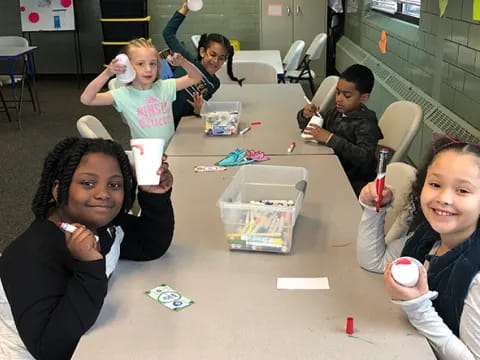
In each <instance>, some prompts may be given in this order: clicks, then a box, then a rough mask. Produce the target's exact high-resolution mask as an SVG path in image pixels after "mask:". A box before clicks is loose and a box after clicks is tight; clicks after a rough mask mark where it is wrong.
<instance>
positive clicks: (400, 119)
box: [378, 101, 423, 162]
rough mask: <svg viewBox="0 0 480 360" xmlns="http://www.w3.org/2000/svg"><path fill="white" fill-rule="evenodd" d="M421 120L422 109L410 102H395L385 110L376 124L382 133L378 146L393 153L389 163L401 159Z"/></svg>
mask: <svg viewBox="0 0 480 360" xmlns="http://www.w3.org/2000/svg"><path fill="white" fill-rule="evenodd" d="M422 119H423V111H422V108H421V107H420V106H419V105H417V104H415V103H413V102H410V101H396V102H394V103H392V104H390V105H389V106H388V107H387V108H386V109H385V112H384V113H383V115H382V117H381V118H380V120H379V122H378V125H379V127H380V129H381V130H382V133H383V139H382V140H380V141H379V142H378V144H379V145H380V146H386V147H388V148H390V149H392V150H394V151H395V153H394V154H393V156H392V158H391V159H390V162H395V161H401V160H402V159H403V157H404V156H405V154H406V152H407V151H408V148H409V146H410V144H411V143H412V141H413V138H414V136H415V133H416V132H417V129H418V127H419V126H420V122H421V121H422Z"/></svg>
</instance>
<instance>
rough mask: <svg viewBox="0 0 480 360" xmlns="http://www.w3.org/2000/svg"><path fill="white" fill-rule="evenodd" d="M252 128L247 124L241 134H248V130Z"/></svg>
mask: <svg viewBox="0 0 480 360" xmlns="http://www.w3.org/2000/svg"><path fill="white" fill-rule="evenodd" d="M250 129H251V127H250V126H247V127H246V128H245V129H243V130H241V131H240V135H244V134H246V133H247V132H249V131H250Z"/></svg>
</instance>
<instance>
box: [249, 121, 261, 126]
mask: <svg viewBox="0 0 480 360" xmlns="http://www.w3.org/2000/svg"><path fill="white" fill-rule="evenodd" d="M261 123H262V122H261V121H253V122H251V123H250V126H254V125H260V124H261Z"/></svg>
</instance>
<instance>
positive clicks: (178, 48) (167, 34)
mask: <svg viewBox="0 0 480 360" xmlns="http://www.w3.org/2000/svg"><path fill="white" fill-rule="evenodd" d="M183 20H185V15H183V14H180V13H179V12H178V11H175V14H173V16H172V17H171V18H170V20H169V21H168V23H167V25H166V26H165V29H163V39H164V40H165V42H166V43H167V45H168V47H169V48H170V50H172V51H174V52H177V53H180V54H182V56H183V57H184V58H185V59H187V60H188V61H190V62H193V61H195V57H194V56H192V54H190V52H188V51H187V49H185V48H184V47H183V45H182V44H181V43H180V41H178V39H177V31H178V28H179V27H180V25H181V24H182V22H183Z"/></svg>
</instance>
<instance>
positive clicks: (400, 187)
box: [384, 162, 417, 239]
mask: <svg viewBox="0 0 480 360" xmlns="http://www.w3.org/2000/svg"><path fill="white" fill-rule="evenodd" d="M416 176H417V170H416V169H415V168H414V167H413V166H411V165H408V164H405V163H401V162H393V163H392V162H391V163H390V164H388V165H387V171H386V175H385V182H386V185H387V186H390V187H392V189H393V191H394V201H393V206H392V208H391V209H389V210H388V211H387V215H386V217H385V225H384V231H385V234H388V232H389V231H390V229H391V230H392V234H388V237H389V238H392V239H393V238H396V237H397V235H401V234H393V232H402V231H405V230H406V229H405V224H403V222H404V221H405V218H404V217H405V215H406V213H405V210H406V208H405V207H406V205H407V203H408V195H409V194H410V190H411V187H412V183H413V182H414V181H415V179H416ZM395 222H397V224H396V225H395V226H393V224H394V223H395ZM392 236H393V237H392Z"/></svg>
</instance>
